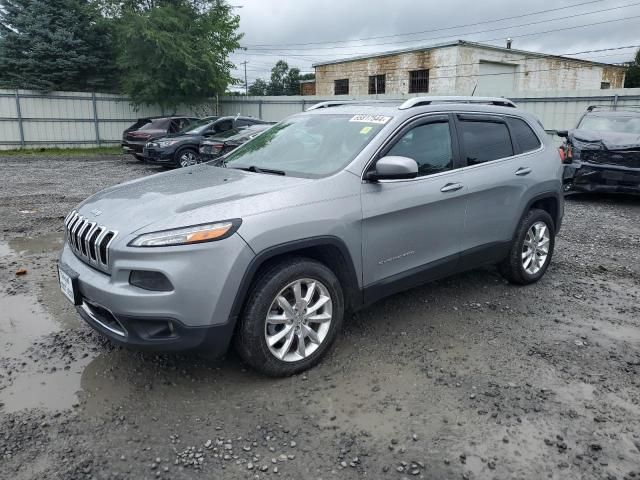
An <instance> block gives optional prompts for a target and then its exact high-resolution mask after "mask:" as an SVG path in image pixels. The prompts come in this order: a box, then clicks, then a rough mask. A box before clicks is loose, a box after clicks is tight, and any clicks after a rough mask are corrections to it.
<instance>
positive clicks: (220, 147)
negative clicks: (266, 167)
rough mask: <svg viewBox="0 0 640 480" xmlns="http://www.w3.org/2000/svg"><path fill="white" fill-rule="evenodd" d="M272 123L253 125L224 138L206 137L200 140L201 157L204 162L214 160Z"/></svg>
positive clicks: (269, 126)
mask: <svg viewBox="0 0 640 480" xmlns="http://www.w3.org/2000/svg"><path fill="white" fill-rule="evenodd" d="M272 125H273V124H272V123H263V124H260V123H259V124H256V125H251V126H250V127H247V128H245V129H244V130H241V131H240V132H239V133H235V134H234V135H231V136H228V137H227V138H223V137H221V136H215V137H213V138H204V139H203V140H202V141H201V142H200V158H201V160H202V161H203V162H206V161H208V160H213V159H215V158H218V157H221V156H222V155H226V154H227V153H229V152H231V151H232V150H235V149H236V148H238V147H239V146H240V145H242V144H243V143H246V142H248V141H249V140H251V139H252V138H253V137H255V136H256V135H258V134H260V133H262V132H264V131H265V130H267V129H269V128H271V126H272Z"/></svg>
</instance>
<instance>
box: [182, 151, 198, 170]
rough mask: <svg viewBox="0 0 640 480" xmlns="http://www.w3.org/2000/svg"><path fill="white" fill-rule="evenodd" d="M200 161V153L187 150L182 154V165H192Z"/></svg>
mask: <svg viewBox="0 0 640 480" xmlns="http://www.w3.org/2000/svg"><path fill="white" fill-rule="evenodd" d="M196 163H198V155H196V154H195V153H194V152H192V151H191V150H187V151H186V152H184V153H182V155H180V166H181V167H190V166H192V165H195V164H196Z"/></svg>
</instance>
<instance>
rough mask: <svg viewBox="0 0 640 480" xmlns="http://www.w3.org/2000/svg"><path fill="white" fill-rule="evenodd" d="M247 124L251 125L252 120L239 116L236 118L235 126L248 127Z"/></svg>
mask: <svg viewBox="0 0 640 480" xmlns="http://www.w3.org/2000/svg"><path fill="white" fill-rule="evenodd" d="M249 125H253V121H252V120H249V119H244V118H239V119H238V120H236V127H248V126H249Z"/></svg>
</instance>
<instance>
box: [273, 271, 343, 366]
mask: <svg viewBox="0 0 640 480" xmlns="http://www.w3.org/2000/svg"><path fill="white" fill-rule="evenodd" d="M332 308H333V304H332V301H331V295H330V294H329V290H328V289H327V287H326V286H325V285H324V284H323V283H322V282H320V281H318V280H315V279H310V278H303V279H299V280H296V281H294V282H292V283H290V284H289V285H287V286H286V287H284V288H283V289H282V290H280V292H279V293H278V294H277V295H276V297H275V298H274V299H273V302H272V303H271V306H270V307H269V311H268V312H267V318H266V320H265V332H264V334H265V340H266V342H267V346H268V347H269V351H270V352H271V354H272V355H273V356H274V357H276V358H277V359H278V360H282V361H284V362H297V361H299V360H303V359H304V358H307V357H308V356H309V355H311V354H313V352H315V351H316V350H317V349H318V347H320V345H322V342H324V340H325V339H326V338H327V334H328V333H329V329H330V327H331V320H332V318H333V315H332Z"/></svg>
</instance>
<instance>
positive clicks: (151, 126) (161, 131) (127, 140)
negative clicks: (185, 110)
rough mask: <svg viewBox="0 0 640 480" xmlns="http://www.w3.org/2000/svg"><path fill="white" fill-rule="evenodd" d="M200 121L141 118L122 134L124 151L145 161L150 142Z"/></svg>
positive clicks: (183, 118) (180, 117)
mask: <svg viewBox="0 0 640 480" xmlns="http://www.w3.org/2000/svg"><path fill="white" fill-rule="evenodd" d="M198 121H200V119H198V118H196V117H187V116H172V117H145V118H139V119H138V120H137V121H136V122H135V123H134V124H133V125H131V126H130V127H129V128H127V129H126V130H125V131H124V132H122V150H123V152H124V153H130V154H131V155H133V156H135V157H136V158H137V159H138V160H143V159H144V158H143V156H142V151H143V149H144V146H145V144H146V143H147V142H148V141H149V140H153V139H154V138H159V137H164V136H166V135H167V134H172V133H176V132H179V131H181V130H183V129H185V128H187V127H189V125H192V124H194V123H196V122H198Z"/></svg>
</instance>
